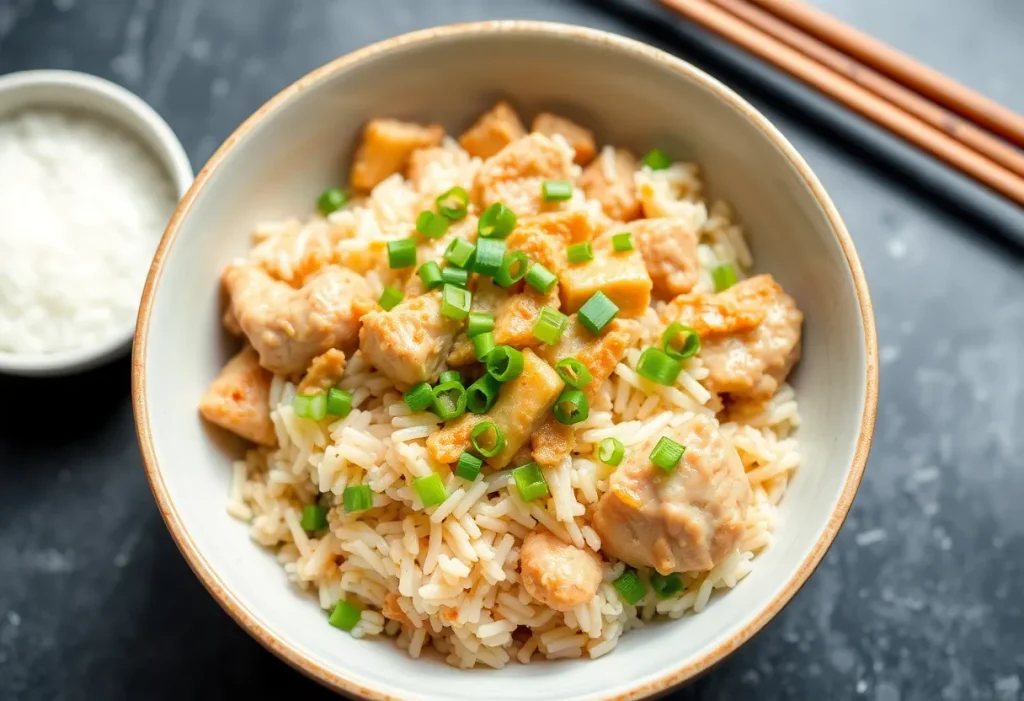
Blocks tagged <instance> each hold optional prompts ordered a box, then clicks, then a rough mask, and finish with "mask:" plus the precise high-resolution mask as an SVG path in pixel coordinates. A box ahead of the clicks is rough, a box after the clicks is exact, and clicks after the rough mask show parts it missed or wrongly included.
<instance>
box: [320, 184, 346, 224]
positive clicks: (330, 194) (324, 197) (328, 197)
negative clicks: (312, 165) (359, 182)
mask: <svg viewBox="0 0 1024 701" xmlns="http://www.w3.org/2000/svg"><path fill="white" fill-rule="evenodd" d="M346 202H348V195H346V194H345V193H344V192H342V191H341V188H337V187H329V188H327V189H326V190H324V191H323V192H321V193H320V197H319V198H317V201H316V208H317V209H319V210H320V213H321V214H323V215H324V216H325V217H326V216H327V215H328V214H330V213H331V212H336V211H338V210H339V209H341V208H342V207H344V206H345V203H346Z"/></svg>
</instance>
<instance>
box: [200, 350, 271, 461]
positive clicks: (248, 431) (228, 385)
mask: <svg viewBox="0 0 1024 701" xmlns="http://www.w3.org/2000/svg"><path fill="white" fill-rule="evenodd" d="M272 379H273V376H272V375H271V374H270V373H269V372H267V371H266V370H264V369H263V368H261V367H260V362H259V356H257V355H256V351H254V350H253V349H252V348H250V347H249V346H246V347H245V348H244V349H243V350H242V352H241V353H239V354H238V355H236V356H235V357H234V358H232V359H231V360H229V361H228V364H227V365H225V366H224V369H223V370H221V371H220V374H219V375H217V379H215V380H214V381H213V384H211V385H210V387H209V389H207V390H206V393H205V394H204V395H203V397H202V399H200V400H199V413H200V414H201V415H202V417H203V418H204V419H206V420H207V421H209V422H210V423H212V424H216V425H218V426H220V427H221V428H226V429H227V430H229V431H231V432H232V433H235V434H237V435H239V436H241V437H242V438H245V439H247V440H250V441H252V442H253V443H259V444H260V445H274V444H275V443H277V436H276V435H275V433H274V424H273V422H272V421H271V420H270V381H271V380H272Z"/></svg>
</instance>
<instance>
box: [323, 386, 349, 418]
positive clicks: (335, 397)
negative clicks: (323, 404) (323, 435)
mask: <svg viewBox="0 0 1024 701" xmlns="http://www.w3.org/2000/svg"><path fill="white" fill-rule="evenodd" d="M351 411H352V394H351V393H350V392H346V391H345V390H343V389H338V388H337V387H331V388H330V389H329V390H327V415H328V416H342V417H344V416H348V415H349V412H351Z"/></svg>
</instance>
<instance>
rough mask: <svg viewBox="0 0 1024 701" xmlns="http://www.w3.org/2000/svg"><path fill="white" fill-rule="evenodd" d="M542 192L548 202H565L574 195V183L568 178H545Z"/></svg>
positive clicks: (541, 187) (541, 188)
mask: <svg viewBox="0 0 1024 701" xmlns="http://www.w3.org/2000/svg"><path fill="white" fill-rule="evenodd" d="M540 193H541V195H542V196H543V197H544V200H545V201H546V202H563V201H565V200H568V199H570V198H571V197H572V183H571V182H569V181H568V180H545V181H544V182H543V183H541V186H540Z"/></svg>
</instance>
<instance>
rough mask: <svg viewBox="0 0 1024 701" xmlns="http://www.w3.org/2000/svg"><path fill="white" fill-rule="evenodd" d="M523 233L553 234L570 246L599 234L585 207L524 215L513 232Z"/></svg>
mask: <svg viewBox="0 0 1024 701" xmlns="http://www.w3.org/2000/svg"><path fill="white" fill-rule="evenodd" d="M522 233H525V234H526V235H527V236H533V235H536V234H540V235H542V236H552V237H555V238H557V239H558V240H559V241H560V242H561V243H562V245H564V246H568V245H569V244H571V243H580V242H582V241H590V240H591V239H592V238H594V236H596V235H597V227H596V226H595V222H594V221H593V220H592V219H591V218H590V215H589V214H588V213H587V211H586V210H585V209H570V210H562V211H558V212H546V213H544V214H537V215H535V216H532V217H523V218H522V219H520V220H519V222H518V224H517V225H516V228H515V231H514V232H513V234H522Z"/></svg>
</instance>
